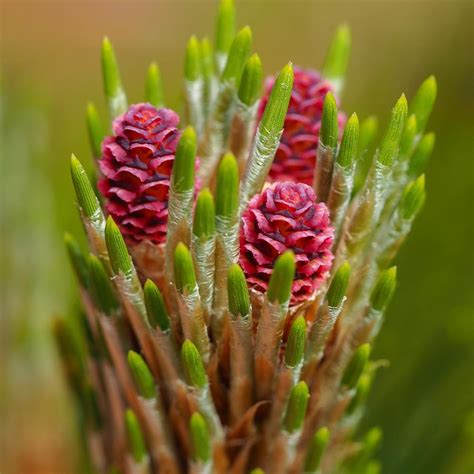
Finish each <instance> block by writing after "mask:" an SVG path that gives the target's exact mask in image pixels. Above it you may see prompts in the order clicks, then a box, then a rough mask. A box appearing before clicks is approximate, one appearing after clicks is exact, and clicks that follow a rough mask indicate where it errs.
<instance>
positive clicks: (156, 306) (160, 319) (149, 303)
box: [143, 280, 170, 331]
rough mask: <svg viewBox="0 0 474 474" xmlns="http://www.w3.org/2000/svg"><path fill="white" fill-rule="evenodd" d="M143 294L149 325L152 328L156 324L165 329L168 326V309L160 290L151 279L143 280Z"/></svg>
mask: <svg viewBox="0 0 474 474" xmlns="http://www.w3.org/2000/svg"><path fill="white" fill-rule="evenodd" d="M143 296H144V298H145V306H146V314H147V317H148V322H149V324H150V326H151V327H153V328H156V327H157V326H158V327H159V328H160V329H161V330H162V331H167V330H168V329H169V327H170V319H169V315H168V311H167V310H166V306H165V302H164V300H163V296H161V292H160V290H159V289H158V287H157V286H156V285H155V284H154V283H153V282H152V281H151V280H147V281H146V282H145V285H144V286H143Z"/></svg>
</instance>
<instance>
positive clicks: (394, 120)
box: [378, 94, 408, 167]
mask: <svg viewBox="0 0 474 474" xmlns="http://www.w3.org/2000/svg"><path fill="white" fill-rule="evenodd" d="M407 113H408V103H407V99H406V97H405V94H402V95H401V97H400V98H399V99H398V101H397V103H396V104H395V107H394V108H393V109H392V116H391V119H390V123H389V125H388V128H387V131H386V132H385V135H384V137H383V139H382V142H381V144H380V150H379V156H378V161H379V163H381V164H382V165H385V166H388V167H391V166H392V164H393V162H394V160H395V157H396V155H397V151H398V147H399V145H400V139H401V136H402V132H403V128H404V127H405V120H406V118H407Z"/></svg>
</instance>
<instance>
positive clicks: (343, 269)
mask: <svg viewBox="0 0 474 474" xmlns="http://www.w3.org/2000/svg"><path fill="white" fill-rule="evenodd" d="M350 274H351V266H350V265H349V262H344V263H343V264H342V265H341V266H340V267H339V268H338V269H337V272H336V274H335V275H334V278H333V279H332V282H331V285H330V287H329V290H328V293H327V295H326V299H327V301H328V305H329V306H331V307H333V308H337V307H339V305H340V304H341V303H342V300H343V298H344V295H345V294H346V290H347V285H348V284H349V276H350Z"/></svg>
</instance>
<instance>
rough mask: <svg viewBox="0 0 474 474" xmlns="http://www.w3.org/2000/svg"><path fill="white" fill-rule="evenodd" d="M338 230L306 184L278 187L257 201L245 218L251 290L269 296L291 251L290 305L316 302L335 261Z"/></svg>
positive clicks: (243, 257)
mask: <svg viewBox="0 0 474 474" xmlns="http://www.w3.org/2000/svg"><path fill="white" fill-rule="evenodd" d="M333 240H334V229H333V228H332V227H331V225H330V220H329V211H328V209H327V207H326V205H325V204H324V203H321V202H320V203H317V202H316V195H315V193H314V191H313V189H312V188H311V187H310V186H308V185H306V184H301V183H291V182H283V183H281V182H278V183H276V184H275V185H274V186H272V187H270V188H267V189H265V190H264V191H263V193H262V194H257V195H256V196H254V197H253V198H252V200H251V201H250V203H249V206H248V208H247V209H246V210H245V212H244V213H243V215H242V226H241V230H240V265H241V266H242V269H243V270H244V272H245V275H246V277H247V282H248V284H249V286H250V287H251V288H253V289H255V290H257V291H260V292H265V291H266V290H267V288H268V282H269V280H270V275H271V273H272V271H273V267H274V264H275V260H276V258H277V257H278V256H279V255H281V254H282V253H283V252H284V251H285V250H288V249H291V250H293V252H294V253H295V257H296V275H295V281H294V283H293V288H292V297H291V301H290V304H296V303H299V302H301V301H305V300H307V299H308V298H310V297H311V296H312V295H313V294H314V293H315V292H316V290H317V289H318V288H319V287H320V285H321V283H323V282H324V280H325V279H326V278H327V276H328V274H329V270H330V269H331V264H332V260H333V258H334V256H333V254H332V253H331V247H332V244H333Z"/></svg>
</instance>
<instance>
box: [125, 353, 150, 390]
mask: <svg viewBox="0 0 474 474" xmlns="http://www.w3.org/2000/svg"><path fill="white" fill-rule="evenodd" d="M127 360H128V366H129V367H130V372H131V373H132V377H133V380H134V381H135V385H136V386H137V390H138V393H139V394H140V396H142V397H143V398H146V399H152V398H155V397H156V385H155V381H154V380H153V375H152V374H151V372H150V369H149V368H148V365H147V364H146V362H145V361H144V360H143V357H142V356H141V355H140V354H138V353H136V352H134V351H128V355H127Z"/></svg>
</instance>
